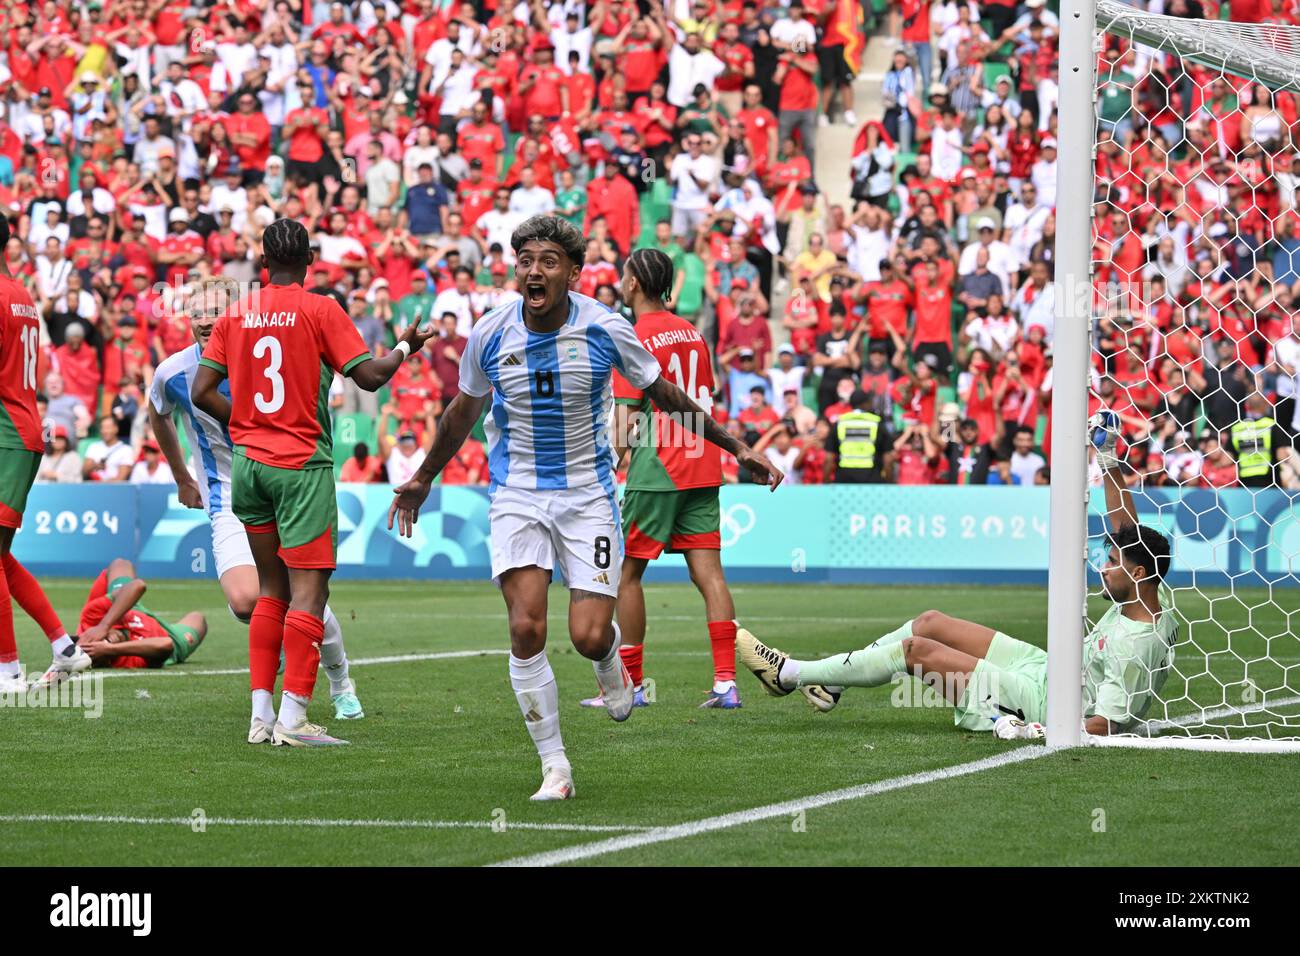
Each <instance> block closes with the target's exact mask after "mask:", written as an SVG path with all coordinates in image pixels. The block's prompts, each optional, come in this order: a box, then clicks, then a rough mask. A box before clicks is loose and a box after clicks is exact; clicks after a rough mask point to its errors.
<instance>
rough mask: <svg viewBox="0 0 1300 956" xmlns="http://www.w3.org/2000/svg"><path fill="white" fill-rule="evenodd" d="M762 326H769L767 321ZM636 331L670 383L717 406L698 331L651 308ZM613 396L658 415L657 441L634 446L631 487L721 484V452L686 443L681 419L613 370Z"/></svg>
mask: <svg viewBox="0 0 1300 956" xmlns="http://www.w3.org/2000/svg"><path fill="white" fill-rule="evenodd" d="M764 327H766V325H765V324H764ZM636 335H637V338H639V339H640V340H641V344H643V345H644V346H645V347H646V348H647V349H648V350H649V351H650V352H651V354H653V355H654V357H655V358H656V359H657V360H658V361H659V367H660V369H662V370H663V374H664V375H665V376H666V377H667V378H668V380H669V381H670V382H673V383H674V384H676V385H677V387H678V388H680V389H681V390H682V391H684V392H685V393H686V394H687V396H689V397H690V399H691V401H693V402H695V403H696V404H697V405H699V406H700V408H701V410H702V411H701V413H705V412H708V411H709V410H710V409H711V408H712V405H713V399H712V395H713V388H714V383H713V363H712V361H711V360H710V359H709V347H708V345H707V344H705V341H704V339H703V337H702V336H701V335H700V333H699V331H698V330H697V329H696V328H695V326H693V325H691V323H689V322H687V321H686V320H685V319H682V318H678V317H677V316H675V315H673V314H672V313H671V312H647V313H646V314H645V315H643V316H641V317H640V318H639V319H637V321H636ZM614 399H615V401H616V402H617V403H618V404H620V405H635V406H637V407H638V408H639V410H640V411H641V412H642V413H643V414H651V412H652V411H653V415H654V426H653V427H654V441H653V442H652V443H646V442H645V441H644V440H643V441H642V442H641V443H640V444H638V445H636V446H634V447H633V449H632V463H631V465H630V466H629V467H628V481H627V487H628V488H629V489H632V490H637V491H665V490H671V489H674V488H675V489H677V490H682V489H686V488H714V487H717V486H718V485H720V484H722V456H721V454H720V452H719V450H718V448H716V447H715V446H713V445H710V444H707V443H703V445H702V446H701V443H702V439H698V438H694V436H692V440H691V441H687V439H686V435H685V434H684V433H683V430H682V426H681V424H680V423H679V422H674V421H673V420H672V419H670V418H669V417H667V416H665V415H664V414H663V413H662V412H660V411H658V410H657V409H655V408H654V406H653V404H652V403H651V402H650V400H649V399H648V398H646V397H645V395H644V393H643V392H642V391H641V390H640V389H637V388H634V387H633V386H632V385H631V383H630V382H628V381H627V379H625V378H623V376H622V375H620V374H618V373H617V372H615V373H614Z"/></svg>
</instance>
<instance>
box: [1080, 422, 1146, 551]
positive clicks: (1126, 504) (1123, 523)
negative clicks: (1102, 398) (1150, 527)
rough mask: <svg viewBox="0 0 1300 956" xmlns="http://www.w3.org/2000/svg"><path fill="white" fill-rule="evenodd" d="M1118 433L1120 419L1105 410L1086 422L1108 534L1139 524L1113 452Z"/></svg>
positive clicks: (1117, 459) (1135, 510) (1117, 458)
mask: <svg viewBox="0 0 1300 956" xmlns="http://www.w3.org/2000/svg"><path fill="white" fill-rule="evenodd" d="M1119 433H1120V418H1119V416H1118V415H1116V414H1115V413H1114V412H1112V411H1111V410H1110V409H1108V408H1100V409H1098V410H1097V412H1096V414H1094V415H1093V416H1092V418H1091V419H1089V421H1088V435H1089V438H1090V439H1091V441H1092V445H1093V448H1095V449H1096V451H1097V464H1098V466H1100V468H1101V471H1102V483H1103V484H1104V485H1105V488H1106V520H1107V521H1108V522H1109V523H1110V527H1111V531H1119V530H1120V529H1121V528H1126V527H1128V526H1129V525H1135V524H1137V523H1138V520H1137V508H1136V507H1135V506H1134V505H1133V495H1132V494H1130V493H1129V490H1128V486H1127V485H1125V484H1124V473H1123V472H1122V471H1120V467H1119V456H1118V455H1116V453H1115V446H1116V445H1117V444H1118V443H1119Z"/></svg>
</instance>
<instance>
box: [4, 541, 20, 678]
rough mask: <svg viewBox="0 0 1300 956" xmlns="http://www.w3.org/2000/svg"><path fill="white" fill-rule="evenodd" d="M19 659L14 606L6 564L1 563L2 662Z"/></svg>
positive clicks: (8, 662) (9, 662)
mask: <svg viewBox="0 0 1300 956" xmlns="http://www.w3.org/2000/svg"><path fill="white" fill-rule="evenodd" d="M16 660H18V642H17V641H16V640H15V639H14V606H13V604H12V603H11V602H10V600H9V583H8V582H7V581H6V580H5V574H4V565H3V564H0V664H11V663H13V662H14V661H16Z"/></svg>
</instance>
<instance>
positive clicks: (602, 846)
mask: <svg viewBox="0 0 1300 956" xmlns="http://www.w3.org/2000/svg"><path fill="white" fill-rule="evenodd" d="M1294 703H1300V697H1288V698H1285V699H1283V700H1275V701H1272V702H1270V703H1268V704H1256V705H1254V706H1252V707H1224V708H1221V709H1219V710H1215V711H1206V712H1205V714H1204V715H1200V714H1192V715H1188V716H1185V717H1179V718H1177V719H1175V720H1170V721H1163V722H1161V725H1160V726H1163V727H1185V726H1189V725H1191V724H1195V723H1198V722H1200V721H1201V720H1203V719H1204V718H1206V717H1209V718H1211V719H1212V718H1215V717H1227V716H1232V715H1238V714H1249V713H1255V712H1258V711H1262V710H1267V709H1269V708H1271V707H1282V706H1286V705H1288V704H1294ZM1060 749H1061V748H1054V747H1018V748H1017V749H1015V750H1009V751H1007V752H1005V753H1001V754H997V755H996V756H993V757H985V758H984V759H982V760H975V761H972V762H970V763H963V764H957V765H956V766H953V767H942V768H940V769H938V770H927V771H925V772H924V773H914V774H908V775H907V776H904V777H892V778H890V779H889V780H881V781H878V782H876V783H864V784H860V785H858V786H856V787H845V788H844V789H842V790H830V791H828V792H826V793H818V794H814V795H813V796H811V797H801V798H799V799H796V800H787V801H785V802H784V803H772V804H768V805H767V806H765V807H755V808H754V809H752V810H738V811H736V812H734V813H727V814H723V815H722V816H716V817H706V818H705V819H703V820H693V821H691V822H689V823H679V824H677V825H675V826H668V827H656V828H654V829H652V830H645V831H642V832H640V833H634V834H629V835H626V836H620V837H612V838H610V839H607V840H599V841H597V842H595V843H584V844H580V845H578V846H573V847H565V848H563V849H559V850H550V851H547V852H544V853H534V854H531V855H529V856H519V857H514V858H512V859H509V860H503V861H502V862H500V863H494V864H492V865H493V866H559V865H563V864H565V863H574V862H576V861H578V860H589V859H591V858H592V857H597V856H604V855H606V854H609V853H618V852H620V851H622V850H630V849H633V848H635V847H639V846H648V845H650V844H654V843H665V842H668V841H669V840H681V839H685V838H687V837H693V836H698V835H699V834H701V833H711V832H713V831H715V830H725V829H728V828H730V827H735V826H743V825H745V824H748V823H756V822H758V821H760V820H769V819H771V818H772V817H780V816H787V815H791V814H795V813H799V812H800V811H801V810H812V809H815V808H817V807H825V806H829V805H830V804H833V803H843V802H844V801H846V800H859V799H861V798H862V797H874V796H877V795H879V794H882V793H889V792H890V791H891V790H901V789H903V788H904V787H912V786H919V785H921V784H926V783H934V782H935V781H938V780H950V779H952V778H954V777H964V776H966V775H967V774H972V773H979V772H980V771H981V770H991V769H993V768H995V767H1001V766H1005V765H1006V764H1012V763H1018V762H1020V761H1023V760H1033V759H1035V758H1037V757H1045V756H1047V755H1048V754H1050V753H1056V752H1057V751H1058V750H1060Z"/></svg>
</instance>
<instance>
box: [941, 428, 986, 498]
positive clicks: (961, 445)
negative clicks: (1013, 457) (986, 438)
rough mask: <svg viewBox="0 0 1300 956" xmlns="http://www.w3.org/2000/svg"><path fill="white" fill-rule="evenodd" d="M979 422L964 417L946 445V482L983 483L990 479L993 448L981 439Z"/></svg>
mask: <svg viewBox="0 0 1300 956" xmlns="http://www.w3.org/2000/svg"><path fill="white" fill-rule="evenodd" d="M979 434H980V427H979V423H978V422H976V421H975V420H974V419H973V418H967V419H963V420H962V422H961V424H960V425H958V427H957V434H956V436H955V437H954V438H952V439H951V440H949V441H948V442H946V444H945V445H944V452H943V453H944V457H945V458H946V459H947V471H946V472H945V473H944V483H945V484H950V485H983V484H987V483H988V480H989V468H990V467H992V465H993V449H992V448H990V447H989V446H988V445H987V444H985V443H984V442H981V441H980V440H979Z"/></svg>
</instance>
